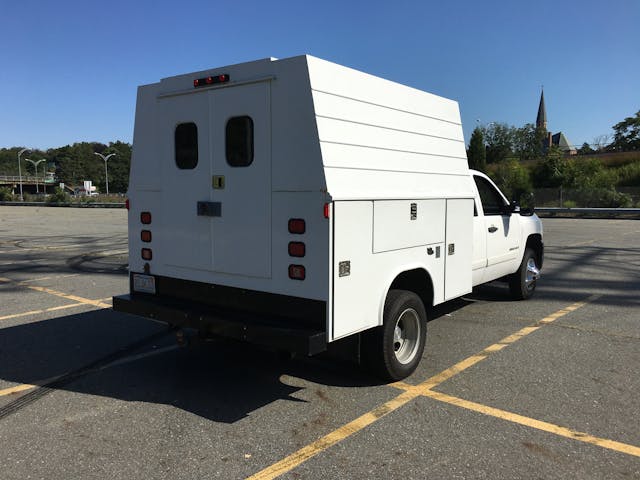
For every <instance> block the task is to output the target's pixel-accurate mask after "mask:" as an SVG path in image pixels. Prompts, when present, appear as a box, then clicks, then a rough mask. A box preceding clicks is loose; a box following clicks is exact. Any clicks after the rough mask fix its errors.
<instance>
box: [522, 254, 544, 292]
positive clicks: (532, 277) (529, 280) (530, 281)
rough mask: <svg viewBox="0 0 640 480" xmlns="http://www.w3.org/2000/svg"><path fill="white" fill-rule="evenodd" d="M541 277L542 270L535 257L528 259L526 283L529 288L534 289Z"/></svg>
mask: <svg viewBox="0 0 640 480" xmlns="http://www.w3.org/2000/svg"><path fill="white" fill-rule="evenodd" d="M539 277H540V270H539V269H538V267H537V266H536V261H535V260H534V259H533V258H529V260H527V272H526V274H525V279H524V284H525V285H526V287H527V290H533V289H534V288H535V287H536V280H537V279H538V278H539Z"/></svg>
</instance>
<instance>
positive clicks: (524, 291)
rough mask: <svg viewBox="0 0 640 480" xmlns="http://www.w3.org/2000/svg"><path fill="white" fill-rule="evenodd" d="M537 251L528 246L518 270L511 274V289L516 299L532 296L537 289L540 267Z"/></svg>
mask: <svg viewBox="0 0 640 480" xmlns="http://www.w3.org/2000/svg"><path fill="white" fill-rule="evenodd" d="M536 258H537V257H536V252H534V251H533V250H532V249H531V248H527V249H526V250H525V252H524V256H523V257H522V262H521V263H520V268H518V271H517V272H516V273H514V274H512V275H510V276H509V291H510V292H511V296H512V297H513V298H515V299H516V300H526V299H527V298H530V297H531V296H532V295H533V293H534V292H535V290H536V282H537V281H538V277H540V269H539V268H538V265H537V263H536Z"/></svg>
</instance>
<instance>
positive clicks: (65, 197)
mask: <svg viewBox="0 0 640 480" xmlns="http://www.w3.org/2000/svg"><path fill="white" fill-rule="evenodd" d="M70 201H71V196H70V195H69V194H68V193H67V192H65V191H64V190H62V189H61V188H60V187H57V188H56V190H55V192H54V193H53V195H49V203H69V202H70Z"/></svg>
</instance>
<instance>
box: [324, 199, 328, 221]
mask: <svg viewBox="0 0 640 480" xmlns="http://www.w3.org/2000/svg"><path fill="white" fill-rule="evenodd" d="M324 218H329V204H328V203H325V204H324Z"/></svg>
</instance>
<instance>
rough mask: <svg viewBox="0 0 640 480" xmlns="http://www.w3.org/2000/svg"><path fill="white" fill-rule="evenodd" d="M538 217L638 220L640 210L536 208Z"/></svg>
mask: <svg viewBox="0 0 640 480" xmlns="http://www.w3.org/2000/svg"><path fill="white" fill-rule="evenodd" d="M535 211H536V214H537V215H538V216H549V217H554V216H556V215H563V216H572V217H587V216H588V217H594V218H617V217H627V218H640V208H564V207H536V210H535Z"/></svg>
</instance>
